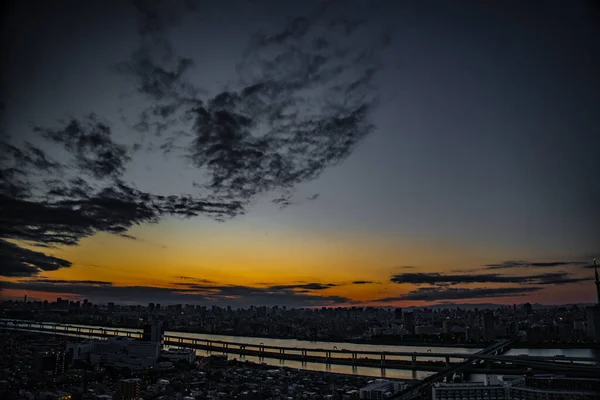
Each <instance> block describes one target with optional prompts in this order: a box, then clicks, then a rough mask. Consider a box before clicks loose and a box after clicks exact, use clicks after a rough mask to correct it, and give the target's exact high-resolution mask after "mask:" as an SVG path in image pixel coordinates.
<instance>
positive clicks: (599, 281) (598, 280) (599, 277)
mask: <svg viewBox="0 0 600 400" xmlns="http://www.w3.org/2000/svg"><path fill="white" fill-rule="evenodd" d="M594 273H595V275H596V280H595V283H596V296H597V297H598V299H597V303H596V305H597V306H598V307H600V275H599V274H598V266H597V265H596V259H595V258H594Z"/></svg>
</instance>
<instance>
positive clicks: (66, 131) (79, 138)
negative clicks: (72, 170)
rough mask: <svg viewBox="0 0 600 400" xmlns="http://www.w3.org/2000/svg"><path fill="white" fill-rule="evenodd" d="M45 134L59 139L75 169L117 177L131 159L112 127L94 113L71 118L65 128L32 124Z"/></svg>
mask: <svg viewBox="0 0 600 400" xmlns="http://www.w3.org/2000/svg"><path fill="white" fill-rule="evenodd" d="M35 131H36V132H38V133H40V134H42V136H44V137H45V138H48V139H50V140H51V141H53V142H55V143H58V144H60V145H62V146H64V148H65V149H66V150H67V151H68V152H69V153H70V154H71V155H73V157H74V160H75V165H76V166H77V167H78V170H79V171H81V172H83V173H86V174H90V175H91V176H92V177H93V178H96V179H104V178H114V177H119V176H121V175H122V174H123V173H124V172H125V164H126V163H127V162H128V161H130V159H131V157H130V156H129V154H128V152H127V149H126V148H125V146H123V145H119V144H117V143H115V142H114V141H113V140H112V138H111V135H112V132H111V128H110V126H109V125H108V123H106V122H102V121H100V120H99V119H98V117H96V116H95V115H90V116H88V117H86V118H83V119H71V121H69V122H68V123H67V124H66V126H65V127H64V128H59V129H49V128H40V127H37V128H35Z"/></svg>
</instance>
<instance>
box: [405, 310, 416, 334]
mask: <svg viewBox="0 0 600 400" xmlns="http://www.w3.org/2000/svg"><path fill="white" fill-rule="evenodd" d="M403 318H404V329H406V330H407V331H408V332H409V333H410V334H414V333H415V314H414V313H413V312H412V311H411V312H405V313H404V315H403Z"/></svg>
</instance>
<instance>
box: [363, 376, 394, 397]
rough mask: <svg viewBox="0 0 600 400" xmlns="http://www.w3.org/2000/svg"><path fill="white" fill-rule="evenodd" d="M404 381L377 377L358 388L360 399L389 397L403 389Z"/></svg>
mask: <svg viewBox="0 0 600 400" xmlns="http://www.w3.org/2000/svg"><path fill="white" fill-rule="evenodd" d="M405 386H406V383H404V382H399V381H390V380H387V379H377V380H375V381H374V382H371V383H369V384H368V385H367V386H365V387H363V388H361V389H360V390H359V397H360V399H361V400H382V399H387V398H389V397H391V396H392V395H393V394H394V393H397V392H399V391H400V390H402V389H404V387H405Z"/></svg>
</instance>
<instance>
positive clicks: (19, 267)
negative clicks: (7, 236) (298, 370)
mask: <svg viewBox="0 0 600 400" xmlns="http://www.w3.org/2000/svg"><path fill="white" fill-rule="evenodd" d="M0 265H1V266H2V267H1V268H0V275H1V276H9V277H22V276H31V275H36V274H38V273H39V272H41V271H56V270H57V269H59V268H68V267H70V266H71V262H70V261H67V260H63V259H62V258H58V257H54V256H50V255H46V254H44V253H40V252H38V251H33V250H29V249H26V248H23V247H20V246H17V245H16V244H13V243H11V242H8V241H6V240H2V239H0Z"/></svg>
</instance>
